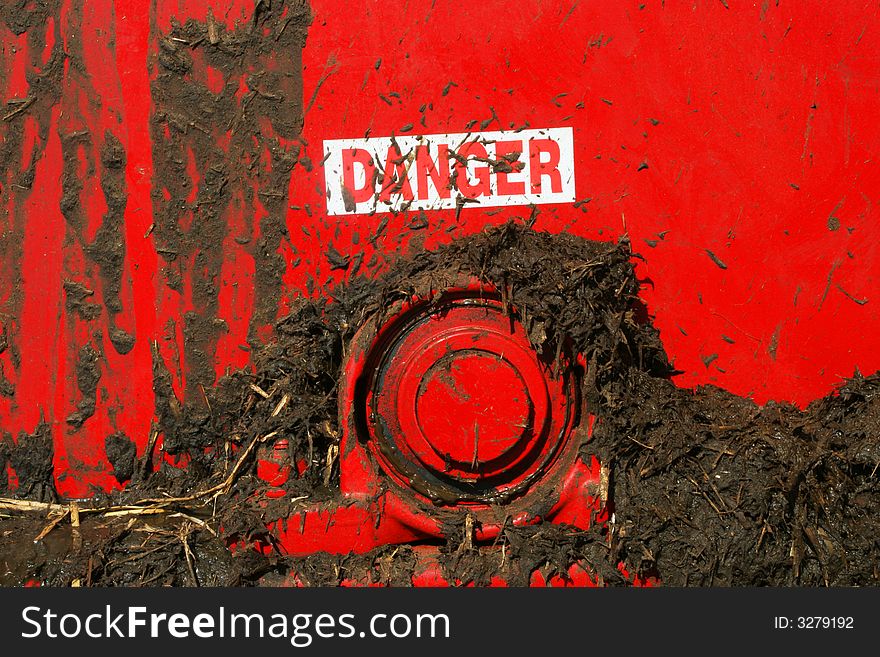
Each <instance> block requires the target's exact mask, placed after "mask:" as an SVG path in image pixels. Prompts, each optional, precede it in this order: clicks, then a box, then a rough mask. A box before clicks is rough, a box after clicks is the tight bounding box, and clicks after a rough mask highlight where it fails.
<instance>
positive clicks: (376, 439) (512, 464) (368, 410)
mask: <svg viewBox="0 0 880 657" xmlns="http://www.w3.org/2000/svg"><path fill="white" fill-rule="evenodd" d="M487 296H488V298H487ZM444 299H445V300H444V301H442V302H434V303H432V304H430V305H427V304H425V305H424V306H415V307H413V308H410V309H409V310H407V311H406V312H404V313H402V314H401V315H399V316H398V317H397V318H396V319H395V320H393V321H391V322H389V323H388V324H386V325H385V326H384V327H383V328H382V330H381V331H380V334H379V337H378V339H377V340H376V342H375V343H374V345H373V347H372V349H371V350H370V352H369V354H368V357H367V362H366V364H365V368H364V373H365V375H366V376H365V378H364V381H363V383H362V385H361V386H360V395H359V398H358V400H356V405H358V406H359V409H358V410H359V412H360V413H361V414H362V415H361V417H362V422H361V425H362V426H363V427H364V430H365V433H366V435H365V436H363V437H364V438H366V439H367V440H368V442H369V446H370V448H371V449H372V451H373V453H374V455H375V456H376V458H377V460H378V461H379V463H380V464H381V465H382V467H383V469H384V470H385V471H386V473H388V474H389V475H390V476H391V477H392V478H394V479H395V480H397V481H398V482H399V483H401V484H403V485H406V486H409V487H411V488H413V489H415V490H416V491H417V492H419V493H421V494H423V495H425V496H427V497H428V498H430V499H431V500H432V501H434V502H435V503H444V504H456V503H460V502H469V503H488V502H496V501H501V500H503V499H505V498H509V497H511V496H513V495H516V494H519V493H522V492H524V491H525V490H526V489H527V488H528V487H529V485H530V484H531V483H533V482H534V480H535V479H537V478H538V477H540V476H541V475H542V474H544V473H545V472H546V470H547V467H548V466H549V465H550V464H551V463H552V462H553V461H554V459H555V458H556V457H557V455H558V453H559V451H560V448H561V447H562V446H563V444H564V443H565V442H566V439H567V437H568V434H569V433H570V429H571V426H572V424H573V422H574V419H575V415H576V409H577V404H576V401H577V400H576V395H577V392H576V391H577V385H575V384H574V382H573V381H572V380H571V378H572V375H571V372H570V370H569V368H568V367H566V366H565V363H562V364H561V365H562V366H561V367H560V366H559V365H560V364H556V367H554V366H553V365H552V364H551V363H547V362H544V361H543V360H542V359H541V358H540V357H539V355H538V354H537V353H536V352H535V350H534V349H533V348H532V346H531V345H530V343H529V340H528V336H527V334H526V332H525V330H524V329H523V327H522V326H521V325H520V324H519V323H518V322H517V321H515V320H514V319H513V318H511V317H510V316H509V315H507V314H505V313H504V312H503V310H502V305H501V302H500V301H499V300H497V299H495V298H492V296H491V295H487V293H486V292H485V291H477V292H460V293H455V294H450V295H446V296H445V297H444ZM557 370H558V371H559V372H560V373H559V374H557V375H554V371H557Z"/></svg>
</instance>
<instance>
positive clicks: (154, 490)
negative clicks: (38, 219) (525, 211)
mask: <svg viewBox="0 0 880 657" xmlns="http://www.w3.org/2000/svg"><path fill="white" fill-rule="evenodd" d="M637 257H638V256H637V255H635V254H633V253H632V251H631V248H630V245H629V243H628V242H626V241H621V242H620V243H617V244H611V243H601V242H591V241H586V240H583V239H580V238H577V237H574V236H571V235H550V234H545V233H538V232H535V231H533V230H531V229H530V228H529V227H527V226H523V225H520V224H516V223H512V222H511V223H507V224H505V225H503V226H500V227H497V228H493V229H490V230H488V231H486V232H484V233H482V234H480V235H478V236H475V237H470V238H465V239H460V240H457V241H455V242H453V243H451V244H450V245H448V246H445V247H442V248H440V249H439V250H437V251H434V252H428V251H423V252H420V253H418V254H416V255H413V256H410V257H406V258H402V259H400V260H399V261H398V262H397V263H396V264H393V265H391V266H390V268H389V269H388V271H387V272H386V273H385V274H384V275H382V276H380V277H378V278H366V277H356V278H354V279H352V280H351V282H349V283H347V284H344V285H340V286H339V287H337V288H336V289H335V290H334V291H333V293H332V298H331V299H330V300H329V301H325V300H320V301H309V300H306V299H301V300H299V301H298V302H297V303H295V304H294V306H293V307H292V310H291V311H290V313H289V314H288V315H287V316H286V317H284V318H283V319H281V320H280V321H279V322H278V323H277V325H276V327H275V328H276V331H275V334H276V340H275V341H274V342H271V343H270V344H268V345H267V346H265V347H264V348H263V349H261V350H260V351H259V352H257V353H255V354H254V363H255V369H254V370H253V371H242V372H238V373H234V374H232V375H230V376H228V377H225V378H223V379H221V380H220V381H218V383H217V384H216V385H215V386H213V387H210V388H206V391H205V392H206V398H207V403H206V404H205V406H204V409H202V408H201V407H196V406H193V405H190V404H186V403H184V402H183V401H182V400H178V399H177V398H176V397H175V395H174V392H173V390H172V387H171V383H170V376H169V374H168V372H167V371H165V369H164V367H163V365H162V360H161V359H160V358H158V357H157V358H156V359H155V361H154V379H155V383H154V389H155V393H156V398H157V407H156V417H157V425H156V431H155V433H154V436H158V435H161V436H162V437H163V439H164V440H163V443H162V450H164V452H165V453H166V454H168V455H172V456H173V455H176V456H178V457H181V458H183V459H185V461H186V462H187V466H186V467H183V468H181V467H176V466H172V465H170V462H169V461H170V459H167V458H160V457H161V456H163V455H162V454H160V453H158V451H157V450H156V449H155V445H156V440H151V442H150V451H149V452H148V453H147V454H144V455H141V456H140V457H138V455H137V452H136V450H135V449H133V444H132V443H131V442H130V441H129V440H128V438H127V437H126V436H124V435H114V436H111V437H110V438H108V440H107V451H108V457H109V458H110V460H111V463H112V465H113V468H114V471H115V472H116V475H117V477H118V478H119V479H120V481H125V482H126V483H127V486H126V488H125V490H124V491H123V492H121V493H114V494H112V495H108V496H104V497H103V498H97V499H95V500H92V501H90V502H89V503H88V504H86V503H83V504H82V505H81V508H79V507H74V508H71V509H68V508H67V507H65V508H64V509H60V510H59V511H60V513H62V514H63V515H58V514H55V515H52V516H47V513H46V510H45V509H43V510H41V511H39V512H35V511H26V510H21V509H18V510H13V509H11V508H8V507H10V506H12V505H7V508H2V507H0V561H2V562H3V563H0V582H2V583H3V584H5V585H21V584H26V583H43V584H49V585H60V586H68V585H79V586H109V585H131V586H144V585H244V584H269V585H271V584H277V583H281V582H285V581H286V582H290V581H294V580H296V581H298V582H299V583H302V584H306V585H338V584H340V583H344V582H359V583H368V582H380V583H385V584H391V585H399V586H405V585H409V584H411V582H412V575H413V573H414V572H415V571H416V570H417V568H418V563H419V559H418V557H417V552H418V550H420V549H421V546H388V547H384V548H381V549H378V550H375V551H373V552H371V553H368V554H365V555H343V556H336V555H329V554H317V555H314V556H309V557H298V558H293V557H289V556H286V555H284V554H283V553H282V552H281V551H280V549H278V548H275V549H273V548H272V546H273V545H275V543H274V541H273V538H272V535H271V532H270V531H269V530H268V529H267V523H269V522H271V521H272V520H275V519H277V518H283V517H286V516H287V515H288V514H290V513H291V512H292V511H294V510H295V509H296V506H295V505H296V504H297V503H299V502H302V500H303V499H305V500H306V501H307V502H308V503H312V502H319V503H320V502H324V503H327V504H333V503H335V502H336V501H337V498H338V470H337V467H336V465H335V464H334V461H333V460H332V458H328V454H329V455H332V454H333V450H332V448H334V447H335V446H336V445H337V444H338V436H339V420H338V413H337V397H336V395H337V381H338V378H339V375H340V369H341V366H342V363H343V359H344V357H345V354H346V345H348V344H349V342H350V340H351V339H352V338H353V336H354V334H355V332H356V331H357V329H358V327H360V326H361V325H363V323H364V322H365V321H366V320H367V319H369V318H371V317H377V316H378V317H379V318H381V316H382V313H383V312H387V309H388V308H390V307H391V306H393V305H394V303H395V302H396V301H400V300H403V299H409V298H411V297H412V296H413V295H421V296H423V297H424V298H425V299H426V300H427V301H430V292H431V290H436V289H438V288H442V287H443V286H444V284H448V283H452V282H455V281H459V280H461V277H462V275H465V276H474V277H477V278H479V279H480V280H482V281H483V282H484V283H486V284H489V285H492V286H495V287H496V288H497V289H498V290H500V291H501V292H502V295H503V298H504V299H505V305H506V307H507V308H508V311H509V312H510V313H511V314H512V315H513V316H514V317H515V318H516V319H517V320H518V321H521V322H522V323H523V325H524V326H525V328H526V331H527V333H528V334H529V336H530V339H531V341H532V343H533V345H534V347H535V349H536V350H538V351H540V352H541V353H543V354H547V355H551V356H553V357H556V356H557V355H558V354H559V353H560V352H561V351H562V349H563V346H565V348H566V349H568V348H571V349H573V350H575V351H577V352H579V353H580V354H582V355H583V357H584V362H585V363H586V364H587V365H586V368H585V371H584V373H583V376H582V385H583V397H584V399H585V401H586V403H587V405H588V406H589V408H590V411H591V412H592V413H594V414H595V415H596V416H597V417H598V421H597V423H596V426H595V430H594V432H593V435H592V438H591V439H589V440H588V441H586V442H584V443H583V444H582V445H581V446H580V455H581V457H582V458H584V459H587V460H589V459H592V458H593V457H594V456H596V457H598V458H599V459H600V461H601V462H602V463H603V464H604V465H605V466H606V468H607V470H608V473H609V491H608V497H609V499H608V509H607V511H609V512H610V513H609V518H610V520H609V521H608V522H606V523H597V524H595V525H594V527H593V528H592V529H590V530H589V531H581V530H577V529H575V528H572V527H566V526H560V525H552V524H549V523H547V524H539V525H535V526H530V527H522V528H518V527H512V526H507V525H506V526H505V527H504V528H503V530H502V532H501V535H500V536H499V538H498V539H496V540H494V541H493V542H492V544H491V545H481V544H479V543H478V542H476V541H475V540H474V537H473V535H470V534H471V531H472V529H471V528H470V527H469V526H468V525H467V524H466V523H465V522H464V521H463V522H462V523H461V525H459V526H451V527H449V528H448V537H447V539H446V541H445V542H444V541H440V542H438V543H437V544H436V545H434V546H433V547H434V548H436V555H437V556H436V562H437V568H438V570H439V572H440V573H442V575H443V576H444V577H445V578H446V579H447V580H448V581H450V582H453V583H458V584H469V583H473V584H476V585H486V584H488V583H489V582H490V580H491V579H492V577H493V576H495V575H500V576H501V577H503V578H504V579H505V580H506V581H507V582H508V583H510V584H514V585H523V584H527V583H529V581H530V580H531V578H532V577H533V575H534V573H535V572H539V573H540V574H541V575H542V576H543V577H544V578H545V579H546V578H549V577H552V576H553V575H561V576H563V578H564V577H565V573H566V572H567V571H568V569H569V568H570V567H571V566H572V565H573V564H575V563H577V564H579V565H580V566H581V567H582V568H583V569H585V570H586V571H587V572H589V573H590V575H591V577H592V578H593V579H594V580H596V581H598V582H600V583H604V584H607V585H628V584H630V583H631V582H632V581H633V578H634V577H636V576H638V577H640V578H643V579H644V578H654V581H659V582H662V583H663V584H667V585H682V586H740V585H770V586H792V585H802V586H840V585H847V586H848V585H866V584H876V583H877V582H878V579H880V578H878V561H880V552H878V543H877V536H878V535H880V532H878V530H880V489H878V483H877V478H876V474H877V470H878V465H880V376H877V375H874V376H871V377H863V376H861V375H859V374H858V373H857V374H856V375H855V376H854V377H853V378H852V379H851V380H849V381H847V382H846V383H845V384H844V385H842V386H841V387H840V389H839V390H837V391H835V392H834V393H833V394H831V395H829V396H828V397H826V398H824V399H820V400H817V401H815V402H814V403H812V404H811V405H810V406H809V407H808V408H807V409H806V410H803V411H802V410H800V409H798V408H795V407H793V406H790V405H786V404H775V403H770V404H767V405H766V406H763V407H761V406H757V405H756V404H755V403H753V402H752V401H750V400H749V399H745V398H742V397H738V396H736V395H733V394H731V393H728V392H726V391H724V390H721V389H718V388H714V387H703V388H699V389H696V390H685V389H681V388H678V387H676V386H675V384H674V383H673V382H672V376H673V374H674V372H673V370H672V368H671V367H670V365H669V361H668V359H667V356H666V354H665V353H664V350H663V347H662V343H661V336H660V335H659V333H658V332H657V331H656V330H655V329H654V328H653V327H652V325H651V322H650V318H649V317H648V316H647V314H646V312H645V310H644V308H643V306H642V305H641V304H640V301H639V297H638V294H639V289H640V284H639V281H638V280H637V279H636V276H635V273H634V269H633V264H632V263H633V259H634V258H637ZM284 396H286V397H287V398H288V400H289V401H288V403H287V404H286V405H285V406H284V409H283V412H278V413H274V414H273V411H274V410H275V409H276V408H277V407H278V402H279V400H280V399H281V398H282V397H284ZM38 434H39V430H38V431H37V432H36V434H35V435H34V436H31V437H26V438H27V439H26V440H19V441H18V442H17V443H16V445H15V446H13V445H12V441H11V440H10V439H9V438H8V437H7V438H6V439H4V440H3V441H2V442H0V465H2V464H3V463H5V462H6V461H9V462H10V463H11V465H12V467H13V468H15V469H16V470H17V471H18V467H20V466H19V465H17V464H25V468H24V470H22V471H21V472H19V481H20V482H21V483H22V484H23V485H22V486H21V488H19V490H18V491H17V494H18V495H20V497H22V498H25V499H31V500H36V499H41V498H42V499H46V496H45V494H44V493H45V492H46V487H47V486H50V484H51V477H52V471H51V443H50V444H49V445H48V446H47V445H45V444H44V443H45V441H42V442H41V440H40V436H39V435H38ZM266 435H273V436H276V437H278V438H281V437H283V438H284V439H286V440H287V441H288V449H289V452H290V458H291V460H292V461H293V462H299V463H300V464H301V468H302V473H301V474H299V475H298V476H297V475H296V474H294V476H293V477H291V478H290V479H289V480H288V481H287V483H286V484H284V488H285V493H286V494H285V495H284V496H283V497H281V498H278V499H271V500H270V499H267V498H266V496H265V495H264V493H265V490H266V485H265V484H264V483H263V482H261V480H259V479H258V478H257V477H256V472H255V468H256V458H255V457H256V455H257V453H258V451H259V450H258V447H259V448H261V449H262V448H266V447H271V442H269V443H266V444H262V443H261V444H259V445H258V443H257V441H258V439H259V438H260V437H262V436H266ZM47 447H48V451H47V449H46V448H47ZM328 463H329V464H330V465H329V469H328ZM47 467H48V469H47ZM4 471H5V468H3V467H0V472H4ZM23 475H24V476H23ZM25 484H26V485H25ZM5 487H6V482H4V481H0V490H2V489H4V488H5ZM294 500H296V502H295V501H294ZM101 509H103V511H102V510H101ZM107 509H110V512H109V513H108V512H107ZM38 535H40V536H41V538H40V539H39V540H37V541H35V540H34V538H35V537H37V536H38ZM254 541H259V542H261V543H262V544H263V545H266V546H269V549H267V550H266V551H265V553H258V552H257V551H255V550H254V549H252V548H250V547H248V546H249V545H251V544H252V543H253V542H254ZM233 545H234V546H235V547H234V548H230V547H229V546H233ZM621 565H622V566H623V570H625V571H626V573H627V575H626V576H624V574H622V569H621V568H620V566H621Z"/></svg>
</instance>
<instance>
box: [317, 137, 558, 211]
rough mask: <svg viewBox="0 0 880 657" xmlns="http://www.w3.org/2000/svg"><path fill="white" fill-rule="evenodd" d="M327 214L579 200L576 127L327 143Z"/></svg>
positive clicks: (341, 140) (325, 146) (333, 141)
mask: <svg viewBox="0 0 880 657" xmlns="http://www.w3.org/2000/svg"><path fill="white" fill-rule="evenodd" d="M324 156H325V161H324V171H325V176H326V184H327V212H328V214H331V215H344V214H369V213H372V212H390V211H400V210H441V209H452V208H456V207H459V206H465V207H471V206H485V207H493V206H494V207H498V206H507V205H528V204H531V203H535V204H540V203H571V202H573V201H574V200H575V186H574V146H573V137H572V130H571V128H549V129H545V130H521V131H518V132H480V133H466V134H449V135H420V136H403V137H373V138H369V139H333V140H328V141H325V142H324Z"/></svg>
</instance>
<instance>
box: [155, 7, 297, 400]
mask: <svg viewBox="0 0 880 657" xmlns="http://www.w3.org/2000/svg"><path fill="white" fill-rule="evenodd" d="M310 21H311V14H310V10H309V8H308V5H307V3H305V2H303V1H299V0H292V1H289V2H274V3H271V4H270V3H258V5H257V10H256V12H255V14H254V17H253V21H252V22H251V23H250V24H248V25H242V26H238V27H237V28H236V29H234V30H230V29H228V28H227V27H225V26H224V25H222V24H218V23H217V22H215V21H214V20H213V18H211V19H210V20H209V21H208V22H206V23H201V22H197V21H194V20H188V21H187V22H186V23H185V24H184V25H180V24H179V23H176V22H175V23H174V24H173V26H172V29H171V31H170V32H169V33H168V34H159V35H158V42H159V53H158V63H159V70H158V74H157V76H156V79H155V80H154V82H153V84H152V96H153V101H154V105H155V111H154V113H153V115H152V117H151V132H152V136H153V144H154V147H153V159H154V163H155V171H156V174H155V178H154V183H153V184H154V191H153V199H154V210H155V215H156V226H155V235H156V239H157V243H158V244H159V249H158V250H159V253H160V255H161V256H162V258H163V259H164V260H165V262H166V265H165V267H164V269H163V271H164V272H165V277H166V283H167V284H168V286H169V287H170V288H171V289H174V290H176V291H182V285H181V281H182V280H186V279H188V280H190V281H191V289H192V308H193V311H192V312H188V313H186V315H185V325H184V336H185V340H184V351H185V355H184V359H185V372H186V380H187V387H186V391H185V393H184V394H185V402H186V403H187V404H203V400H204V394H203V393H202V392H201V388H207V387H210V386H211V385H213V383H214V379H215V375H214V365H213V363H214V354H215V350H216V345H217V340H218V337H219V335H220V334H221V332H223V331H225V330H227V329H226V326H225V324H224V323H223V322H218V321H216V320H218V318H219V304H218V290H219V285H220V281H219V278H220V273H221V267H222V265H223V262H224V259H225V258H227V257H228V256H229V254H228V253H224V243H225V240H226V238H227V237H229V236H233V237H237V238H241V239H239V240H237V242H236V243H237V244H239V245H249V246H248V250H249V255H250V257H252V258H253V260H254V262H255V274H254V312H253V317H252V320H251V331H250V334H249V340H251V341H252V342H253V343H255V344H256V342H257V335H256V332H255V329H256V328H257V327H260V326H263V325H267V324H271V323H273V322H274V320H275V318H276V314H277V308H278V299H279V296H280V293H281V277H282V275H283V272H284V269H285V266H286V263H285V260H284V258H283V256H282V255H281V253H280V252H279V249H280V246H281V242H282V240H284V239H286V237H287V232H286V231H287V229H286V225H285V220H284V218H285V213H286V211H287V205H288V202H287V200H288V185H289V180H290V175H291V171H292V169H293V167H294V166H295V164H296V162H297V159H298V157H299V152H300V147H299V144H298V143H296V142H295V140H296V139H297V138H298V136H299V133H300V130H301V128H302V72H301V50H302V47H303V46H304V43H305V34H306V29H307V27H308V25H309V23H310Z"/></svg>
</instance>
